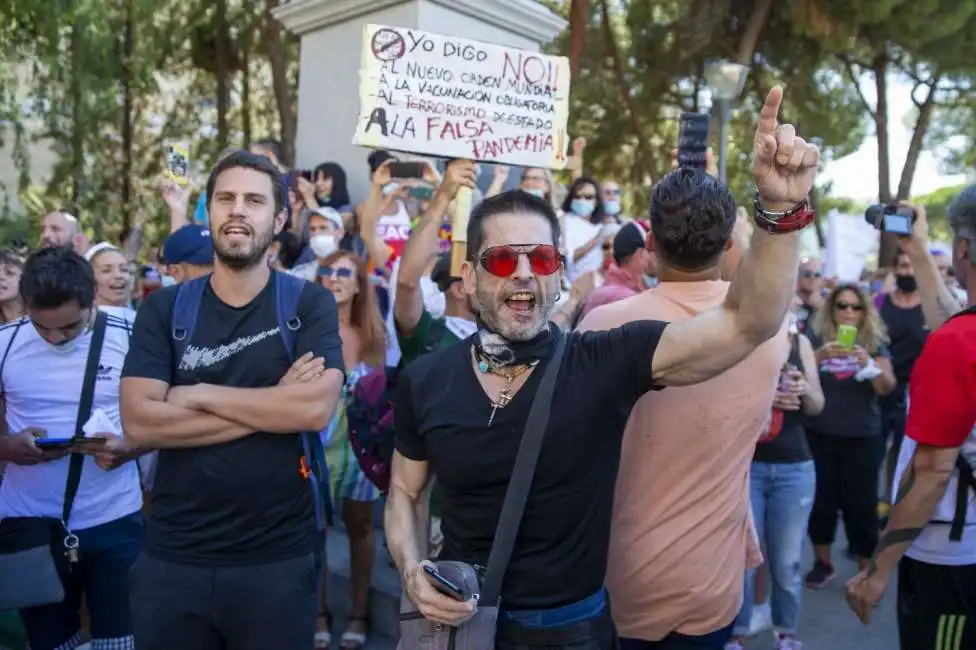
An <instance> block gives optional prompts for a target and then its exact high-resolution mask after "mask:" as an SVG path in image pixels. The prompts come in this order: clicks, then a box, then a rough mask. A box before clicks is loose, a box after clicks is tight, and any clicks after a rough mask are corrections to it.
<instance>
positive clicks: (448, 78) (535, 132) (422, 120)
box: [353, 25, 569, 169]
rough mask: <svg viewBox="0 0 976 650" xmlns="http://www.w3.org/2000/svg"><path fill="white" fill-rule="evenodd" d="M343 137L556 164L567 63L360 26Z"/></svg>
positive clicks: (561, 154)
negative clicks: (348, 129)
mask: <svg viewBox="0 0 976 650" xmlns="http://www.w3.org/2000/svg"><path fill="white" fill-rule="evenodd" d="M359 74H360V82H359V96H360V113H359V121H358V123H357V126H356V136H355V138H354V139H353V142H354V143H355V144H357V145H361V146H365V147H378V148H386V149H394V150H398V151H409V152H414V153H419V154H427V155H436V156H443V157H456V158H469V159H474V160H482V161H487V162H500V163H506V164H512V165H521V166H526V167H547V168H552V169H561V168H563V167H565V165H566V142H567V138H566V121H567V119H568V117H569V61H568V59H566V58H565V57H555V56H547V55H545V54H539V53H538V52H527V51H523V50H516V49H513V48H508V47H503V46H500V45H491V44H488V43H481V42H478V41H470V40H466V39H463V38H453V37H449V36H442V35H439V34H430V33H428V32H420V31H416V30H410V29H404V28H400V27H384V26H382V25H366V27H365V28H364V33H363V56H362V69H361V70H360V73H359Z"/></svg>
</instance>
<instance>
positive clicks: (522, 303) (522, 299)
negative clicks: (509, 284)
mask: <svg viewBox="0 0 976 650" xmlns="http://www.w3.org/2000/svg"><path fill="white" fill-rule="evenodd" d="M505 304H506V305H508V308H509V309H511V310H512V311H514V312H519V313H523V314H524V313H528V312H530V311H532V310H533V309H535V294H534V293H530V292H528V291H520V292H518V293H513V294H512V295H510V296H509V297H508V298H506V299H505Z"/></svg>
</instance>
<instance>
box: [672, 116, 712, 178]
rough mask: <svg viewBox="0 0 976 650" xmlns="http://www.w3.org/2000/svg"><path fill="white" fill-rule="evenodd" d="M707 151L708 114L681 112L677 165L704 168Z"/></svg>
mask: <svg viewBox="0 0 976 650" xmlns="http://www.w3.org/2000/svg"><path fill="white" fill-rule="evenodd" d="M707 151H708V116H707V115H704V114H702V113H682V114H681V117H680V119H679V120H678V167H691V168H698V169H705V165H706V156H705V154H706V152H707Z"/></svg>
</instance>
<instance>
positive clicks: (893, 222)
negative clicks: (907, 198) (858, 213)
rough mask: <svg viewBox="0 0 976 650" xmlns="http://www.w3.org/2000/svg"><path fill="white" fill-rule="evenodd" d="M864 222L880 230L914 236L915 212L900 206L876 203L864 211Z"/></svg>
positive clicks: (912, 209)
mask: <svg viewBox="0 0 976 650" xmlns="http://www.w3.org/2000/svg"><path fill="white" fill-rule="evenodd" d="M864 220H865V221H867V222H868V223H869V224H871V225H872V226H874V227H875V228H876V229H878V230H882V231H884V232H890V233H891V234H893V235H900V236H903V237H907V236H908V235H911V234H912V224H914V223H915V210H914V208H908V207H904V206H900V205H882V204H880V203H876V204H875V205H871V206H868V209H867V210H865V211H864Z"/></svg>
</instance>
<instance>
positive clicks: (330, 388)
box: [178, 368, 345, 433]
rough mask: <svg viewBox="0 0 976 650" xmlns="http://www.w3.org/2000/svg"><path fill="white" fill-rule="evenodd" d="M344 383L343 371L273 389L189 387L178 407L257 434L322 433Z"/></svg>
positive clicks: (207, 385)
mask: <svg viewBox="0 0 976 650" xmlns="http://www.w3.org/2000/svg"><path fill="white" fill-rule="evenodd" d="M344 380H345V378H344V376H343V373H342V371H341V370H337V369H335V368H328V369H326V370H325V372H324V373H322V375H321V376H319V377H318V378H316V379H313V380H311V381H307V382H300V383H291V384H284V385H278V386H271V387H269V388H233V387H229V386H217V385H214V384H197V385H196V386H189V387H186V388H187V390H186V392H185V393H184V394H182V395H180V396H179V398H178V403H180V402H183V405H185V406H187V407H188V408H191V409H197V410H200V411H205V412H207V413H212V414H213V415H217V416H220V417H221V418H225V419H227V420H231V421H233V422H238V423H240V424H241V425H243V426H246V427H249V428H253V429H254V430H256V431H268V432H271V433H294V432H296V431H321V430H322V429H324V428H325V427H326V426H328V424H329V420H331V419H332V414H333V412H335V407H336V404H337V403H338V402H339V394H340V392H341V390H342V384H343V382H344ZM184 400H185V401H184Z"/></svg>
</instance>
